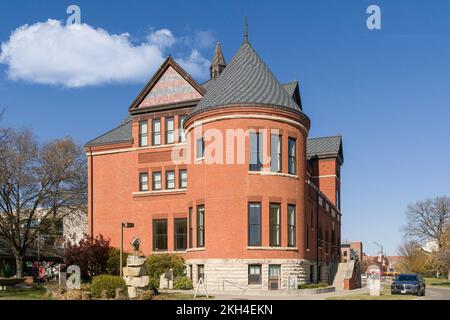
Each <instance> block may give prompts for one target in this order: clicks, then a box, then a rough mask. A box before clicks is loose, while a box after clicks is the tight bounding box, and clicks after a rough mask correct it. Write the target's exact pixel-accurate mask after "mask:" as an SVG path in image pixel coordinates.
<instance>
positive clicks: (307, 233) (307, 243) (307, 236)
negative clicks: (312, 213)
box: [306, 228, 309, 250]
mask: <svg viewBox="0 0 450 320" xmlns="http://www.w3.org/2000/svg"><path fill="white" fill-rule="evenodd" d="M306 249H308V250H309V229H308V228H306Z"/></svg>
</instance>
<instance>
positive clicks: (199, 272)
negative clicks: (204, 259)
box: [197, 264, 205, 281]
mask: <svg viewBox="0 0 450 320" xmlns="http://www.w3.org/2000/svg"><path fill="white" fill-rule="evenodd" d="M197 276H198V280H199V281H200V279H205V265H203V264H199V265H197Z"/></svg>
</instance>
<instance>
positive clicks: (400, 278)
mask: <svg viewBox="0 0 450 320" xmlns="http://www.w3.org/2000/svg"><path fill="white" fill-rule="evenodd" d="M418 280H419V279H418V276H417V275H413V274H401V275H399V276H398V277H397V281H418Z"/></svg>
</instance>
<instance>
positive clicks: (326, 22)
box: [0, 0, 450, 254]
mask: <svg viewBox="0 0 450 320" xmlns="http://www.w3.org/2000/svg"><path fill="white" fill-rule="evenodd" d="M70 4H76V5H78V6H80V8H81V20H82V23H85V24H88V25H89V26H90V27H92V28H94V29H96V28H102V29H104V30H106V31H107V32H108V34H109V35H112V34H123V33H128V34H129V36H128V40H129V42H130V43H131V45H132V46H138V45H139V44H142V43H143V42H145V41H146V40H145V39H146V38H147V36H148V35H149V34H151V33H152V32H155V31H157V30H161V29H167V30H170V32H171V34H172V36H173V39H175V40H176V41H175V45H172V46H168V47H164V48H162V49H161V51H160V52H159V54H160V55H162V56H165V55H167V54H168V53H171V54H172V55H174V56H175V57H180V58H182V59H185V60H186V61H188V58H189V56H190V55H191V54H192V52H193V51H194V50H195V52H196V53H197V54H198V55H199V56H198V59H197V60H195V61H194V64H195V65H194V66H193V67H198V68H200V69H201V68H202V67H204V61H205V60H204V59H210V57H211V55H212V51H213V44H214V41H215V40H220V41H221V43H222V48H223V51H224V54H225V58H226V60H227V61H230V59H231V58H232V56H233V54H234V53H235V52H236V50H237V48H238V47H239V45H240V43H241V41H242V34H243V17H244V16H245V15H248V17H249V33H250V42H251V43H252V45H253V46H254V47H255V49H256V50H257V52H258V53H259V54H260V55H261V57H262V58H263V60H264V61H265V62H266V63H267V64H268V65H269V66H270V68H271V69H272V71H273V72H274V73H275V74H276V76H277V77H278V79H279V80H280V81H281V82H288V81H290V80H293V79H296V80H299V81H300V85H301V94H302V100H303V105H304V111H305V112H306V113H307V114H308V116H309V117H310V118H311V119H312V129H311V132H310V136H312V137H314V136H322V135H334V134H342V135H343V139H344V152H345V163H344V167H343V171H342V205H343V210H342V211H343V234H342V238H343V239H349V240H362V241H364V244H365V251H366V252H367V253H369V254H374V253H375V252H376V247H374V246H373V245H372V244H370V243H369V241H371V240H373V241H377V242H379V243H382V244H384V246H385V248H386V250H387V253H388V254H395V253H396V250H397V247H398V245H399V243H400V242H401V240H402V234H401V231H400V228H401V226H402V225H403V223H404V221H405V216H404V212H405V209H406V206H407V205H408V204H409V203H411V202H414V201H416V200H419V199H425V198H428V197H435V196H438V195H444V194H446V195H450V183H449V181H450V166H449V164H450V161H449V155H450V148H449V146H450V142H449V141H450V87H449V85H450V81H449V74H450V60H449V57H450V2H448V1H444V0H443V1H438V0H435V1H432V2H431V1H412V0H409V1H400V0H398V1H375V0H372V1H362V0H361V1H360V0H353V1H324V0H322V1H151V2H150V1H133V0H128V1H74V2H69V1H61V0H58V1H21V0H18V1H14V2H9V3H8V4H7V3H6V2H4V1H2V2H1V3H0V42H1V43H4V44H5V43H8V41H9V40H10V35H11V33H12V32H13V31H14V30H15V29H16V28H18V27H20V26H22V25H24V24H28V25H34V24H35V23H38V22H42V23H45V22H46V21H47V20H48V19H49V18H51V19H56V20H61V21H65V20H66V18H67V16H68V15H67V14H66V8H67V6H68V5H70ZM370 4H377V5H379V6H380V8H381V12H382V29H381V30H368V29H367V27H366V19H367V17H368V15H367V14H366V8H367V7H368V6H369V5H370ZM92 46H94V44H92ZM131 51H133V50H131ZM22 53H23V51H22ZM25 53H26V52H25ZM40 54H42V53H40ZM49 56H50V55H49ZM29 58H30V55H28V59H29ZM44 60H45V63H43V62H42V64H43V65H44V66H46V67H48V66H49V64H51V58H49V59H48V61H47V59H44ZM106 60H110V59H106ZM104 62H105V64H107V63H106V61H105V60H104ZM30 63H33V62H30ZM40 63H41V62H39V61H38V65H37V66H36V65H34V67H35V68H37V71H38V72H39V70H40V68H39V66H41V64H40ZM125 63H126V61H125ZM149 63H150V62H149ZM187 63H188V62H187ZM110 64H112V66H109V68H112V69H114V61H112V62H110ZM101 65H103V64H101ZM44 66H43V67H42V68H44ZM99 67H100V66H99ZM152 68H154V67H153V65H152V67H151V68H149V69H152ZM22 71H23V70H22ZM144 71H145V70H144ZM203 71H204V70H203ZM145 74H146V75H145V77H143V76H142V75H139V76H134V78H133V77H131V76H130V75H126V76H125V80H123V79H122V80H121V81H112V82H103V83H101V82H100V83H97V84H94V85H92V84H91V85H87V86H86V85H81V86H78V87H70V86H67V85H64V84H63V83H62V84H58V83H56V84H42V83H35V82H36V81H30V79H29V78H26V77H25V78H23V79H25V80H20V79H19V80H12V79H10V77H8V64H6V63H3V64H0V109H5V111H6V115H5V116H6V118H5V119H4V122H3V123H4V124H7V125H11V126H14V127H24V126H31V127H33V128H34V129H35V131H36V134H37V135H38V136H39V138H40V139H41V140H43V141H45V140H49V139H53V138H57V137H62V136H67V135H69V136H72V137H74V138H75V139H76V140H77V141H78V142H80V143H85V142H87V141H88V140H90V139H92V138H94V137H96V136H98V135H99V134H101V133H103V132H105V131H107V130H109V129H111V128H112V127H114V126H115V125H116V124H118V123H119V122H120V121H121V120H122V119H123V118H124V117H125V116H126V115H127V108H128V106H129V105H130V103H131V102H132V101H133V99H134V98H135V96H136V95H137V94H138V93H139V91H140V89H141V88H142V86H143V85H144V84H145V79H147V78H150V77H151V75H152V70H149V71H148V74H147V72H146V71H145ZM196 74H197V78H198V80H199V81H200V82H202V81H204V80H206V79H205V76H204V72H197V73H196ZM127 77H128V78H130V79H128V78H127ZM127 79H128V80H127ZM41 82H42V81H41Z"/></svg>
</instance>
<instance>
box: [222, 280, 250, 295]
mask: <svg viewBox="0 0 450 320" xmlns="http://www.w3.org/2000/svg"><path fill="white" fill-rule="evenodd" d="M225 282H227V283H229V284H231V285H232V286H233V287H236V288H238V289H240V290H243V291H244V292H245V291H246V290H247V289H246V288H242V287H239V286H238V285H236V284H234V283H233V282H231V281H230V280H226V279H222V291H225Z"/></svg>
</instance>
